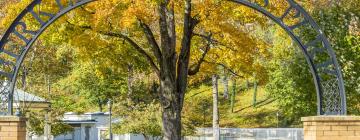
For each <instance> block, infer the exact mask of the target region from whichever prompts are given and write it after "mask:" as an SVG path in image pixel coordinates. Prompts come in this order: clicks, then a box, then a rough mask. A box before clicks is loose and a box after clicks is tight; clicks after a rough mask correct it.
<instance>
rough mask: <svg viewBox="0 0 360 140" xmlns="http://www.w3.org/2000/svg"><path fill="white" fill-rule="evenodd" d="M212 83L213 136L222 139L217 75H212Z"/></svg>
mask: <svg viewBox="0 0 360 140" xmlns="http://www.w3.org/2000/svg"><path fill="white" fill-rule="evenodd" d="M212 84H213V137H214V140H220V129H219V108H218V102H219V101H218V79H217V75H213V76H212Z"/></svg>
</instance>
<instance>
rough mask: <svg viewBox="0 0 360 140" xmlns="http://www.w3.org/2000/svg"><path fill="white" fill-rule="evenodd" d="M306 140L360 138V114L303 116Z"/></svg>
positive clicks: (357, 139) (350, 139)
mask: <svg viewBox="0 0 360 140" xmlns="http://www.w3.org/2000/svg"><path fill="white" fill-rule="evenodd" d="M301 121H302V122H303V124H304V140H360V116H313V117H303V118H301Z"/></svg>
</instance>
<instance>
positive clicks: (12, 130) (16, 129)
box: [0, 116, 26, 140]
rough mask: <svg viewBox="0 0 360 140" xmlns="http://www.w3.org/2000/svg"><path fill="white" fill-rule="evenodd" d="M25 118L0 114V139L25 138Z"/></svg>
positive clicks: (15, 139) (20, 139)
mask: <svg viewBox="0 0 360 140" xmlns="http://www.w3.org/2000/svg"><path fill="white" fill-rule="evenodd" d="M25 139H26V119H25V118H20V117H15V116H0V140H25Z"/></svg>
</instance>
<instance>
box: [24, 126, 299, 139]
mask: <svg viewBox="0 0 360 140" xmlns="http://www.w3.org/2000/svg"><path fill="white" fill-rule="evenodd" d="M212 133H213V129H212V128H199V129H197V133H196V135H194V136H185V137H184V138H183V140H213V137H212ZM160 139H161V138H160V137H154V138H150V140H160ZM220 139H221V140H304V132H303V129H302V128H221V129H220ZM28 140H44V137H41V136H34V137H32V138H28ZM56 140H68V139H61V138H56ZM70 140H76V139H70ZM113 140H144V137H143V136H142V135H139V134H125V135H116V134H114V137H113Z"/></svg>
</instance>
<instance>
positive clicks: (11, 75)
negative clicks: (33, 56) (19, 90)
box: [0, 0, 97, 115]
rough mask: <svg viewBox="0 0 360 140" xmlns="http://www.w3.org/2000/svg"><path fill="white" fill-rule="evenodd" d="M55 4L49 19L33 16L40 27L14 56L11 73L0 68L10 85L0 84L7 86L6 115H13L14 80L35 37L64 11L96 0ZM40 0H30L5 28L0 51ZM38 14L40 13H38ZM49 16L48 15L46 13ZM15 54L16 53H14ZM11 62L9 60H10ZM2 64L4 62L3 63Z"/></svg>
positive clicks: (57, 1) (0, 73)
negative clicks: (53, 12)
mask: <svg viewBox="0 0 360 140" xmlns="http://www.w3.org/2000/svg"><path fill="white" fill-rule="evenodd" d="M55 1H56V3H57V5H58V6H59V11H58V12H57V13H56V14H53V15H51V16H52V17H51V18H50V19H48V20H47V21H46V22H44V21H42V22H43V23H41V21H39V20H41V19H38V18H40V17H35V19H36V20H38V21H39V22H40V24H41V28H40V29H39V30H37V31H34V32H36V34H34V35H33V36H32V37H31V39H30V40H29V41H27V42H26V45H25V47H23V50H22V51H21V54H19V55H18V56H17V57H16V63H15V66H13V68H14V69H13V71H12V72H11V73H7V72H4V71H1V70H0V75H3V76H5V77H6V78H7V80H9V82H10V85H9V87H4V84H3V85H0V86H3V87H2V89H6V88H8V89H7V90H3V92H4V91H5V92H8V93H7V94H8V100H7V101H8V107H7V109H8V110H7V115H13V93H14V89H15V84H16V80H17V75H18V73H19V70H20V67H21V64H22V63H23V61H24V59H25V57H26V54H27V53H28V51H29V50H30V48H31V46H32V45H33V43H34V42H35V41H36V40H37V38H38V37H39V36H40V35H41V34H42V32H44V31H45V30H46V29H47V28H48V27H49V26H50V25H51V24H52V23H53V22H55V21H56V20H57V19H59V18H60V17H62V16H63V15H65V14H66V13H68V12H70V11H72V10H74V9H76V8H78V7H80V6H82V5H85V4H87V3H90V2H94V1H97V0H78V1H76V2H73V1H72V0H69V1H67V2H68V6H67V7H64V5H62V4H61V1H60V0H55ZM41 2H42V0H34V1H33V2H31V3H30V4H29V5H28V6H27V7H26V8H25V10H23V11H22V12H21V13H20V14H19V15H18V16H17V17H16V19H15V20H14V21H13V23H12V24H11V25H10V27H9V28H8V29H7V31H6V32H5V34H4V36H3V37H2V39H1V41H0V49H1V52H0V53H5V52H4V47H5V44H6V43H8V39H9V36H10V34H11V33H14V31H16V29H15V28H16V27H17V26H19V25H20V26H22V25H21V24H25V23H22V22H21V20H22V19H23V18H24V17H25V15H26V14H29V13H30V14H31V12H33V8H34V7H35V6H37V5H39V4H41ZM47 14H49V13H44V15H45V16H47ZM38 16H40V15H38ZM48 16H50V15H48ZM22 27H23V28H24V29H23V32H25V31H24V30H26V24H25V26H22ZM14 55H16V54H14ZM4 61H5V60H2V59H1V58H0V62H4ZM10 63H11V62H10ZM3 65H4V63H3Z"/></svg>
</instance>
